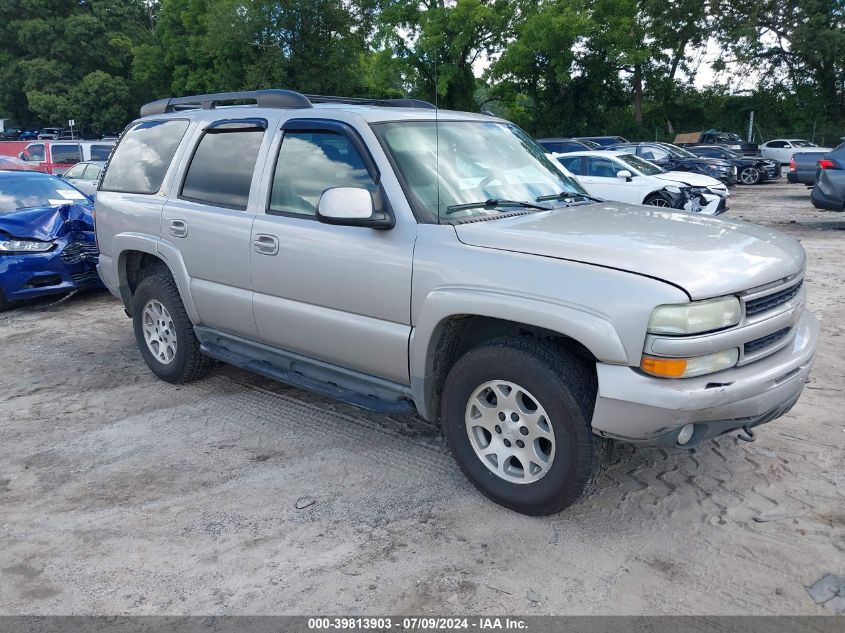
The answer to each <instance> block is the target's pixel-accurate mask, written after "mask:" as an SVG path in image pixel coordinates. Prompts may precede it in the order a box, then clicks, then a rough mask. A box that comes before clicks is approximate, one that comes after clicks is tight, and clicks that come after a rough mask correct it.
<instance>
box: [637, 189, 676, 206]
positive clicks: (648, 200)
mask: <svg viewBox="0 0 845 633" xmlns="http://www.w3.org/2000/svg"><path fill="white" fill-rule="evenodd" d="M643 204H645V205H648V206H651V207H664V208H667V209H669V208H672V200H671V199H670V198H669V196H667V195H666V194H664V193H661V192H660V191H655V192H654V193H650V194H648V195H647V196H646V197H645V200H643Z"/></svg>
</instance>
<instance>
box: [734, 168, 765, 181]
mask: <svg viewBox="0 0 845 633" xmlns="http://www.w3.org/2000/svg"><path fill="white" fill-rule="evenodd" d="M761 178H762V174H760V170H759V169H757V168H756V167H746V168H745V169H743V170H742V171H741V172H739V181H740V182H741V183H742V184H743V185H756V184H757V183H758V182H760V179H761Z"/></svg>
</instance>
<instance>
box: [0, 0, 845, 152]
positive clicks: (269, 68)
mask: <svg viewBox="0 0 845 633" xmlns="http://www.w3.org/2000/svg"><path fill="white" fill-rule="evenodd" d="M708 42H710V43H711V44H712V43H713V42H718V44H719V47H720V49H721V51H722V56H721V58H720V59H718V60H717V61H716V64H715V67H716V69H717V70H718V69H720V68H724V69H729V70H730V69H733V70H735V71H737V72H742V73H745V72H755V73H757V74H756V75H753V76H754V77H757V81H756V86H755V87H754V89H752V90H749V91H745V92H743V93H742V94H730V93H729V92H728V91H727V89H725V88H723V87H720V86H717V85H714V86H711V87H708V88H706V89H697V88H695V87H694V85H693V84H692V81H691V77H694V76H695V73H696V67H697V62H698V60H699V59H700V56H701V54H702V52H703V50H704V48H705V46H706V45H707V43H708ZM266 87H287V88H292V89H295V90H300V91H302V92H306V93H311V92H313V93H321V94H345V95H357V96H376V97H398V96H411V97H419V98H423V99H427V100H430V101H436V102H437V103H438V105H439V106H440V107H442V108H454V109H465V110H492V111H493V112H495V113H496V114H499V115H501V116H505V117H507V118H510V119H512V120H514V121H515V122H517V123H518V124H520V125H522V126H523V127H525V128H526V129H527V130H528V131H530V132H532V133H534V134H538V135H539V134H542V135H570V134H572V135H574V134H600V133H608V134H609V133H613V134H622V135H626V136H630V137H633V138H661V139H667V138H668V139H671V138H672V137H673V135H674V133H675V132H685V131H692V130H701V129H706V128H710V127H717V128H721V129H726V130H732V131H742V132H744V131H745V130H746V128H747V121H748V115H749V113H750V112H751V111H752V110H753V111H754V112H755V115H756V121H757V122H758V124H759V128H758V130H757V131H758V133H760V132H762V133H763V134H764V135H765V136H766V137H772V136H774V135H777V134H780V133H784V132H789V133H799V132H800V133H802V134H808V135H809V134H811V133H812V131H813V130H814V129H815V130H816V131H817V140H822V139H824V138H825V137H827V138H828V142H832V141H833V140H835V138H833V137H834V136H835V135H838V134H841V133H842V132H845V129H843V126H845V9H844V8H843V5H842V0H708V1H707V2H701V0H73V1H69V0H0V116H2V117H11V118H15V119H17V120H19V121H21V122H24V123H27V124H30V125H38V124H41V125H48V124H50V125H63V124H64V123H65V121H66V120H67V119H68V118H74V119H76V120H77V123H78V124H80V123H81V124H82V125H83V126H85V127H86V128H87V129H89V130H90V131H92V132H105V131H116V130H119V129H120V128H121V127H122V126H123V125H124V124H125V123H126V122H128V121H129V120H130V119H131V118H132V117H133V116H134V115H135V114H136V113H137V109H138V107H139V106H140V104H142V103H144V102H145V101H148V100H151V99H154V98H160V97H165V96H170V95H182V94H190V93H202V92H213V91H228V90H239V89H255V88H266ZM837 130H838V131H837ZM825 135H826V136H825Z"/></svg>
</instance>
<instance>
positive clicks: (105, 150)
mask: <svg viewBox="0 0 845 633" xmlns="http://www.w3.org/2000/svg"><path fill="white" fill-rule="evenodd" d="M112 147H113V146H112V145H92V146H91V160H108V158H109V154H110V153H111V149H112Z"/></svg>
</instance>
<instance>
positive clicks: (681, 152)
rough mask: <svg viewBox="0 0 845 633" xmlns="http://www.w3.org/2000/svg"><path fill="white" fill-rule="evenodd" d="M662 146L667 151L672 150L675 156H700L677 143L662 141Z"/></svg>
mask: <svg viewBox="0 0 845 633" xmlns="http://www.w3.org/2000/svg"><path fill="white" fill-rule="evenodd" d="M660 147H662V148H663V149H665V150H666V151H667V152H671V153H672V154H674V155H675V156H681V157H682V158H698V157H697V156H696V155H695V154H693V153H692V152H688V151H687V150H685V149H681V148H680V147H678V146H677V145H669V143H660Z"/></svg>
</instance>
